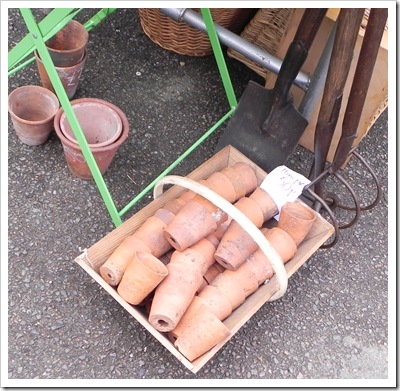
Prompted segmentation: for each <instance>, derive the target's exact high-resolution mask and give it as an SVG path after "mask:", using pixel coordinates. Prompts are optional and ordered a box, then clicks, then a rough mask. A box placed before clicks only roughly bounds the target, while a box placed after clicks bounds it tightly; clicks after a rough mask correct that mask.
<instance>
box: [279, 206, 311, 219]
mask: <svg viewBox="0 0 400 391" xmlns="http://www.w3.org/2000/svg"><path fill="white" fill-rule="evenodd" d="M282 209H285V211H286V213H288V215H290V216H292V217H295V218H301V219H303V220H308V221H314V220H315V219H316V215H315V213H314V212H313V211H312V210H309V209H308V208H307V207H306V206H304V205H303V204H301V203H299V202H287V203H286V204H285V205H283V207H282ZM293 211H294V213H293Z"/></svg>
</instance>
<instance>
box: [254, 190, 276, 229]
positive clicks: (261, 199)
mask: <svg viewBox="0 0 400 391" xmlns="http://www.w3.org/2000/svg"><path fill="white" fill-rule="evenodd" d="M249 198H250V199H251V200H253V201H255V202H257V204H258V205H259V207H260V208H261V210H262V212H263V215H264V221H268V220H269V219H270V218H272V217H274V216H276V215H277V214H278V212H279V210H278V205H276V203H275V201H274V200H273V199H272V197H271V196H270V195H269V193H268V192H267V191H266V190H264V189H262V188H261V187H257V188H256V189H255V190H254V191H253V193H251V195H250V196H249Z"/></svg>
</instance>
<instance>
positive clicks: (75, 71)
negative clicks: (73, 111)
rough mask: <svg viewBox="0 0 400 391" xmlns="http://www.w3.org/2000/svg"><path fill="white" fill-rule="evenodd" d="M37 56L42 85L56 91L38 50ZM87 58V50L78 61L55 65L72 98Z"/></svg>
mask: <svg viewBox="0 0 400 391" xmlns="http://www.w3.org/2000/svg"><path fill="white" fill-rule="evenodd" d="M35 57H36V64H37V67H38V71H39V76H40V80H41V83H42V86H43V87H44V88H47V89H48V90H50V91H52V92H54V88H53V84H52V83H51V80H50V78H49V75H48V74H47V71H46V68H45V66H44V64H43V62H42V60H41V59H40V57H39V55H38V53H37V52H36V51H35ZM86 59H87V55H86V52H85V53H84V55H83V57H82V59H81V60H80V61H79V62H78V63H76V64H74V65H71V66H68V67H57V66H56V67H55V69H56V72H57V74H58V77H59V78H60V80H61V84H62V85H63V87H64V89H65V92H66V94H67V96H68V99H72V98H73V97H74V95H75V93H76V90H77V88H78V85H79V81H80V78H81V75H82V72H83V69H84V67H85V64H86Z"/></svg>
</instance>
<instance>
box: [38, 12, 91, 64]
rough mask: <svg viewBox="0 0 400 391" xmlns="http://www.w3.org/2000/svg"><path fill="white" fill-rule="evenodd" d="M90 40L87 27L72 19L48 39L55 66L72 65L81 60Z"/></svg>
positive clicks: (48, 47) (47, 44)
mask: <svg viewBox="0 0 400 391" xmlns="http://www.w3.org/2000/svg"><path fill="white" fill-rule="evenodd" d="M88 41H89V33H88V31H87V30H86V29H85V27H84V26H83V25H82V24H81V23H79V22H78V21H76V20H71V21H70V22H68V23H67V24H66V25H65V26H64V27H63V28H62V29H61V30H59V31H58V32H57V33H56V34H55V35H53V37H51V38H50V39H48V40H47V41H46V47H47V50H48V51H49V54H50V57H51V59H52V60H53V63H54V66H56V67H70V66H72V65H75V64H77V63H79V62H80V61H81V59H82V57H83V55H84V53H85V50H86V46H87V43H88Z"/></svg>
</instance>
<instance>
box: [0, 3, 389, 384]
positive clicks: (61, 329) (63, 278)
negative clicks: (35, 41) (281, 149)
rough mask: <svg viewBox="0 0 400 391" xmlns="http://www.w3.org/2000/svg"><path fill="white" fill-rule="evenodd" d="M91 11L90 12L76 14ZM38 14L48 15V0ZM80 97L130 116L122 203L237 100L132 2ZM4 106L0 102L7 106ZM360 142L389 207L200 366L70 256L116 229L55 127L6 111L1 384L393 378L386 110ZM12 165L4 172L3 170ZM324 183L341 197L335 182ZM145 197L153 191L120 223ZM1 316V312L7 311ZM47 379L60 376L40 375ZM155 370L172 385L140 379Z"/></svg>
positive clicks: (356, 171)
mask: <svg viewBox="0 0 400 391" xmlns="http://www.w3.org/2000/svg"><path fill="white" fill-rule="evenodd" d="M93 13H94V10H85V11H83V12H82V13H81V14H79V15H78V17H77V20H80V21H85V20H86V19H87V17H88V16H90V15H92V14H93ZM36 14H37V15H38V17H42V16H43V14H42V13H41V12H40V11H39V10H38V11H37V12H36ZM8 33H9V36H8V45H9V49H10V48H11V47H13V45H15V43H16V42H18V41H19V40H20V39H21V38H22V37H23V36H24V35H25V34H26V27H25V26H24V23H23V21H22V18H21V16H20V15H19V12H18V10H17V9H10V10H9V18H8ZM3 40H4V35H3V39H2V41H3ZM2 43H3V44H4V42H2ZM227 63H228V67H229V70H230V73H231V77H232V80H233V85H234V88H235V91H236V93H237V94H238V96H240V95H241V93H242V92H243V90H244V88H245V87H246V85H247V83H248V81H249V80H255V81H258V82H261V81H262V80H261V79H260V78H259V77H258V76H257V75H256V74H255V73H253V72H252V71H251V70H249V69H248V68H247V67H246V66H244V65H243V64H241V63H240V62H238V61H236V60H233V59H230V58H229V57H227ZM29 84H34V85H40V79H39V76H38V73H37V68H36V65H35V64H34V63H33V64H31V65H29V66H28V67H26V68H25V69H24V70H22V71H20V72H18V73H17V74H15V75H13V76H11V77H10V78H9V84H8V90H9V92H11V91H12V90H13V89H15V88H16V87H18V86H21V85H29ZM80 97H96V98H101V99H105V100H108V101H110V102H112V103H114V104H116V105H118V106H119V107H120V108H121V109H122V110H124V112H125V113H126V115H127V117H128V120H129V123H130V127H131V128H130V135H129V138H128V140H127V141H126V143H125V144H124V145H123V146H122V147H121V148H120V150H119V151H118V153H117V155H116V157H115V159H114V161H113V163H112V164H111V166H110V168H109V169H108V170H107V172H106V174H105V181H106V183H107V185H108V186H109V188H110V191H111V193H112V195H113V197H114V200H115V202H116V205H117V207H118V208H121V207H123V206H124V205H126V203H127V202H129V201H130V200H131V199H132V198H133V197H134V195H135V194H137V193H138V192H139V191H140V190H141V189H142V188H143V187H144V186H146V185H147V184H148V183H149V182H150V181H151V180H152V179H153V178H154V177H155V176H156V175H158V174H159V172H160V171H161V170H162V169H163V168H165V167H166V166H167V165H168V164H169V163H171V162H172V161H173V160H174V159H175V158H176V157H177V156H178V155H179V154H180V153H182V152H183V151H184V150H185V149H186V148H187V147H188V146H189V145H190V144H191V143H192V142H193V141H194V140H196V139H197V138H198V137H199V136H200V135H201V134H203V132H204V131H205V130H207V129H208V128H209V127H210V126H211V125H213V124H214V123H215V122H216V121H217V120H218V119H219V118H220V117H221V116H222V115H223V114H225V113H226V112H227V110H228V105H227V102H226V98H225V94H224V91H223V88H222V84H221V81H220V78H219V74H218V71H217V68H216V65H215V61H214V58H213V57H212V56H208V57H202V58H197V57H188V56H182V55H178V54H175V53H173V52H171V51H167V50H164V49H162V48H160V47H159V46H157V45H156V44H154V43H153V42H152V41H151V40H150V39H149V38H147V36H146V35H145V34H144V33H143V31H142V29H141V27H140V24H139V20H138V14H137V11H136V10H135V9H118V10H117V11H116V12H115V13H114V14H112V15H111V16H109V17H108V19H107V20H106V21H104V22H103V23H102V24H100V25H99V26H97V27H96V28H95V29H94V30H93V31H92V32H91V33H90V41H89V44H88V61H87V65H86V67H85V70H84V72H83V75H82V79H81V82H80V85H79V87H78V91H77V93H76V95H75V98H80ZM4 106H5V102H4V101H3V104H2V109H3V111H2V113H3V114H4V113H5V111H4ZM222 131H223V126H222V127H221V128H220V129H218V130H217V131H216V132H215V133H214V134H213V135H212V136H210V137H209V138H208V139H207V140H206V141H205V142H204V143H203V144H202V145H201V146H200V147H199V148H198V149H197V150H196V151H195V152H194V153H193V154H192V155H191V156H190V157H188V158H187V159H186V160H185V161H184V162H183V163H182V164H180V165H179V166H178V167H177V168H176V169H175V170H174V171H173V173H176V174H179V175H185V174H186V173H188V172H190V171H191V170H193V169H194V168H195V167H197V166H198V165H199V164H201V163H202V162H204V161H205V160H207V159H208V158H209V157H210V156H212V155H213V154H214V150H215V146H216V143H217V141H218V138H219V136H220V135H221V132H222ZM358 150H359V152H360V153H361V154H362V156H363V157H365V158H366V159H367V161H368V162H369V164H370V165H371V167H372V168H373V170H374V171H375V172H376V174H377V176H378V178H379V180H380V181H381V186H382V190H383V195H382V199H381V201H380V202H379V203H378V205H377V206H376V207H374V208H373V209H372V210H369V211H365V212H363V213H362V214H361V217H360V219H359V221H358V222H357V224H356V225H354V226H353V227H351V228H349V229H346V230H343V231H341V235H340V239H339V242H338V243H337V245H335V246H334V247H333V248H331V249H328V250H322V249H320V250H318V251H316V252H315V253H314V255H313V256H312V257H311V258H310V259H309V260H308V261H307V262H306V263H305V264H304V265H303V266H302V267H301V268H300V270H299V271H298V272H296V273H295V275H294V276H293V277H292V278H291V279H290V281H289V288H288V291H287V293H286V294H285V296H284V297H282V298H281V299H279V300H278V301H275V302H271V303H266V304H265V305H264V306H263V307H262V308H261V309H260V310H259V311H258V312H257V313H256V314H255V315H254V316H253V317H252V318H251V319H250V320H249V321H248V322H247V323H246V324H245V325H244V326H243V327H242V328H241V329H240V330H239V332H238V333H236V334H235V335H234V336H233V337H232V339H231V340H230V341H229V342H228V343H227V344H226V345H225V346H224V347H223V348H222V349H221V350H220V351H219V352H218V353H217V354H216V355H215V356H214V357H213V358H212V359H211V360H210V361H209V362H208V363H207V364H206V365H205V366H204V367H203V368H202V369H201V370H200V371H199V372H198V373H197V374H196V375H194V374H193V373H191V372H190V371H189V370H187V369H186V368H185V367H184V366H183V365H182V364H181V363H180V362H178V360H177V359H175V358H174V357H173V356H172V355H171V354H170V353H169V352H168V351H167V350H166V349H165V348H164V347H163V346H162V345H161V344H160V343H159V342H158V341H157V340H156V339H155V338H153V337H152V336H151V335H150V334H149V333H148V332H147V331H146V330H144V329H143V328H142V326H141V325H140V324H139V323H138V322H137V321H136V320H135V319H133V318H132V317H131V316H130V315H129V314H128V313H127V312H126V311H125V310H124V309H123V308H122V307H121V306H120V305H119V304H118V303H116V302H115V301H114V300H113V299H112V298H111V297H110V296H109V295H108V294H107V293H106V292H105V291H104V290H103V289H102V288H101V287H100V286H99V285H98V284H97V283H96V282H94V281H93V280H92V279H91V278H90V277H89V276H88V275H87V274H86V273H85V271H84V270H82V269H81V268H80V267H79V266H78V265H77V264H76V263H75V262H74V259H75V258H76V257H77V256H78V255H79V254H80V253H81V251H82V249H84V248H88V247H90V246H91V245H93V244H94V243H96V242H97V241H98V240H99V239H101V238H102V237H104V236H105V235H106V234H107V233H109V232H110V231H111V230H113V228H114V226H113V224H112V221H111V218H110V216H109V215H108V213H107V210H106V208H105V206H104V203H103V201H102V199H101V197H100V195H99V193H98V191H97V188H96V186H95V184H94V182H92V181H84V180H80V179H77V178H75V177H73V176H72V175H71V173H70V171H69V169H68V167H67V164H66V161H65V158H64V154H63V150H62V146H61V143H60V141H59V139H58V138H57V136H56V134H52V135H51V137H50V139H49V140H48V141H47V142H46V143H45V144H43V145H41V146H38V147H29V146H27V145H24V144H22V143H21V142H20V141H19V139H18V138H17V136H16V134H15V131H14V129H13V126H12V123H11V120H10V119H9V120H8V163H6V164H8V270H6V269H5V265H7V264H6V260H5V259H4V256H7V255H5V254H4V256H3V257H2V272H3V273H2V274H3V277H4V272H8V281H7V284H8V325H4V324H3V328H2V334H3V335H2V336H3V337H4V332H5V330H4V329H5V328H6V331H7V332H8V356H6V357H4V356H3V358H2V385H5V383H6V382H7V384H9V385H11V384H15V385H16V384H18V385H24V386H34V385H39V384H40V385H42V384H43V385H44V384H58V385H60V386H68V385H73V386H78V385H81V384H82V385H92V386H94V385H96V386H106V385H108V386H111V387H114V386H118V385H120V384H126V385H130V386H140V385H143V384H159V385H161V386H166V385H169V384H175V383H174V381H175V380H178V379H180V380H181V381H182V382H183V383H184V384H189V385H192V386H194V385H200V384H203V383H200V380H210V381H211V383H210V384H212V385H216V384H215V382H214V381H213V379H222V380H225V381H226V383H224V382H220V383H218V384H219V385H232V386H238V385H243V384H245V385H246V386H250V385H253V384H256V385H258V386H270V385H287V384H290V385H295V386H302V385H305V384H314V385H320V386H325V385H326V383H325V382H322V381H321V379H330V380H331V382H330V383H329V384H330V385H335V384H338V385H349V386H351V385H360V386H362V385H365V386H368V385H378V384H379V385H382V384H387V383H386V382H385V379H386V381H387V380H388V379H389V380H391V381H392V382H393V379H394V376H395V373H394V372H393V371H392V372H391V371H390V368H391V364H393V360H395V357H394V356H393V354H390V352H392V353H393V350H392V349H391V348H393V340H392V341H390V340H389V339H388V337H389V332H388V324H389V319H392V320H393V318H390V317H389V314H388V276H389V259H388V231H389V230H388V112H387V111H385V112H384V113H383V114H382V115H381V116H380V118H379V119H378V120H377V121H376V123H375V125H374V126H373V127H372V128H371V130H370V132H369V133H368V135H367V136H366V137H365V139H364V140H363V141H362V142H361V144H360V146H359V149H358ZM2 161H3V162H4V160H2ZM311 161H312V154H311V153H310V152H309V151H307V150H305V149H304V148H302V147H300V146H299V147H298V148H297V149H296V151H295V153H294V154H293V156H292V157H291V159H290V161H289V162H288V164H287V165H288V166H289V167H290V168H292V169H295V170H297V171H298V172H300V173H302V174H304V175H307V173H308V170H309V167H310V164H311ZM6 169H7V167H4V166H2V173H3V172H4V171H5V170H6ZM3 170H4V171H3ZM343 175H344V176H345V177H346V178H347V179H348V180H349V181H350V183H351V184H352V186H353V187H354V189H355V190H356V192H357V196H358V197H359V199H360V200H361V202H362V203H368V202H370V201H371V199H373V197H374V191H375V190H374V187H373V182H372V181H371V179H370V177H368V175H366V174H365V170H364V169H363V167H362V166H361V165H360V164H359V163H357V161H356V160H354V159H352V160H351V161H350V163H349V165H348V166H347V168H346V169H345V170H344V172H343ZM327 186H330V188H331V189H332V190H333V191H336V192H337V194H339V195H342V196H343V195H344V191H343V189H342V188H340V187H338V186H336V185H335V184H334V183H333V182H332V183H330V182H329V183H328V184H327ZM150 200H151V196H150V194H149V195H148V196H146V197H145V198H144V199H143V201H142V202H141V203H139V204H138V205H137V206H136V207H134V208H133V210H132V211H131V212H130V213H128V214H127V216H126V218H128V217H129V216H130V215H132V214H134V213H135V212H136V211H137V210H139V209H140V208H141V207H142V206H143V205H144V204H146V203H148V202H149V201H150ZM3 201H4V199H3ZM339 217H340V218H341V219H342V218H343V219H346V218H348V217H349V215H348V214H340V216H339ZM350 217H351V216H350ZM3 228H4V227H3ZM3 232H4V231H3ZM3 237H4V235H2V238H3ZM4 244H5V243H4V242H3V243H2V247H4ZM394 262H395V259H391V260H390V263H391V264H392V266H393V263H394ZM390 271H391V273H393V270H392V268H391V269H390ZM2 281H3V284H2V297H3V299H4V296H5V295H6V292H5V289H6V288H5V280H4V279H3V280H2ZM391 294H392V295H393V292H391ZM3 303H4V300H3ZM6 306H7V303H6ZM2 311H3V314H2V320H3V321H4V319H5V318H6V316H7V313H6V312H5V311H6V310H5V306H4V305H2ZM5 341H6V342H7V340H5ZM389 346H390V347H391V348H389ZM5 349H6V345H4V339H3V346H2V352H3V353H4V350H5ZM5 360H7V362H6V364H7V366H5V362H4V361H5ZM4 368H7V370H8V373H7V372H5V371H4ZM49 379H55V383H51V382H50V383H46V381H48V380H49ZM60 379H62V380H60ZM66 379H71V380H70V381H71V382H70V383H69V382H68V381H67V380H66ZM99 379H108V380H109V382H108V381H107V380H102V381H97V380H99ZM123 379H125V380H126V382H125V383H119V381H121V382H123V381H124V380H123ZM139 379H142V381H141V382H139V381H138V380H139ZM150 379H155V380H154V381H155V382H157V381H159V380H160V379H166V380H165V381H164V380H163V381H161V382H159V383H147V381H150ZM168 379H169V381H171V382H172V383H168ZM240 379H242V381H243V382H244V383H243V382H241V380H240ZM363 379H364V380H363ZM228 380H231V381H232V382H231V383H229V382H228ZM307 380H314V381H315V382H314V383H307ZM334 380H336V381H337V383H335V382H334ZM57 381H58V382H57ZM85 381H86V382H85ZM96 381H97V382H96ZM288 381H289V383H288ZM290 381H292V382H290ZM324 383H325V384H324ZM207 384H208V383H207Z"/></svg>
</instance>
